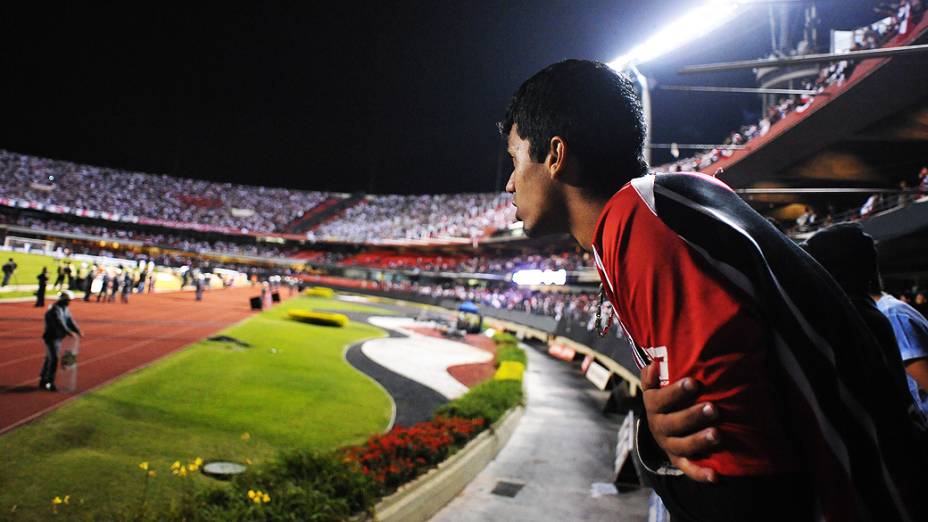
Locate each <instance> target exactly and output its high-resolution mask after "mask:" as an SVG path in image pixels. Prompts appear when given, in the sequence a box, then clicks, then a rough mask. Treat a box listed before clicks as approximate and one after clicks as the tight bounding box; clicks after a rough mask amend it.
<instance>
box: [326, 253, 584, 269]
mask: <svg viewBox="0 0 928 522" xmlns="http://www.w3.org/2000/svg"><path fill="white" fill-rule="evenodd" d="M320 261H324V262H326V263H327V264H341V265H356V266H366V267H371V268H388V269H394V270H419V271H422V272H448V271H454V272H464V273H475V274H508V273H511V272H514V271H516V270H529V269H536V270H561V269H563V270H567V271H575V270H580V269H583V268H591V267H592V266H593V261H592V259H591V258H590V256H589V254H583V255H580V254H577V253H574V252H562V253H559V254H550V255H541V254H528V255H514V256H506V257H503V256H499V257H491V256H466V255H457V256H455V255H450V256H449V255H445V256H442V255H425V254H397V253H393V252H367V253H363V254H357V255H354V256H344V255H340V256H332V255H329V256H323V257H322V258H321V259H320ZM317 262H318V261H317Z"/></svg>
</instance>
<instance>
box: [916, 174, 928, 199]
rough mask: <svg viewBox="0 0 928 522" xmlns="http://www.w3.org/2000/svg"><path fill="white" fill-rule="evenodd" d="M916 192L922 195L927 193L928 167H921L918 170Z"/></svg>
mask: <svg viewBox="0 0 928 522" xmlns="http://www.w3.org/2000/svg"><path fill="white" fill-rule="evenodd" d="M918 192H919V193H920V194H922V195H925V194H928V167H922V170H920V171H918Z"/></svg>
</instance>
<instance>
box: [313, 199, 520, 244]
mask: <svg viewBox="0 0 928 522" xmlns="http://www.w3.org/2000/svg"><path fill="white" fill-rule="evenodd" d="M509 201H510V197H509V195H508V194H505V193H500V194H439V195H422V196H398V195H386V196H368V197H367V198H366V199H365V200H364V201H363V202H361V203H360V204H358V205H356V206H354V207H351V208H349V209H347V210H346V211H345V213H344V214H343V215H342V216H341V217H340V218H339V219H336V220H333V221H330V222H327V223H324V224H322V225H321V226H319V228H317V229H316V230H314V231H312V232H311V233H310V238H311V239H325V240H338V241H349V242H355V243H377V242H382V241H385V240H428V239H431V238H466V239H476V238H481V237H483V236H485V235H487V234H489V233H491V232H493V231H494V230H498V229H504V228H506V226H507V225H508V224H509V223H511V222H512V217H513V214H512V213H513V212H514V210H512V205H510V204H509Z"/></svg>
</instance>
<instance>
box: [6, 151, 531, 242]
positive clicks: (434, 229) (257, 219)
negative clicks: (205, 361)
mask: <svg viewBox="0 0 928 522" xmlns="http://www.w3.org/2000/svg"><path fill="white" fill-rule="evenodd" d="M0 176H2V178H3V182H2V183H0V206H6V207H10V208H27V209H34V210H41V211H45V212H50V213H55V214H61V215H71V216H78V217H89V218H100V219H104V220H110V221H118V222H125V223H133V224H141V225H154V226H162V227H167V228H175V229H188V230H198V231H204V232H216V233H224V234H250V235H259V234H272V233H276V234H285V233H288V232H291V231H292V230H293V229H299V228H300V226H301V225H303V224H305V223H307V222H311V220H312V219H313V218H322V221H321V222H320V223H316V225H315V227H314V228H313V229H311V230H310V231H308V232H307V233H306V235H305V237H307V238H309V239H310V240H312V241H316V240H319V241H330V242H351V243H382V242H404V241H418V242H430V241H452V242H453V241H455V240H458V241H463V242H469V241H476V240H478V239H480V238H483V237H485V236H488V235H491V234H493V233H494V232H495V231H497V230H501V229H505V228H506V227H507V225H509V224H510V223H511V222H512V220H513V216H514V210H512V207H511V205H509V199H510V198H509V196H508V195H507V194H504V193H498V194H490V193H487V194H463V195H461V194H455V195H423V196H400V195H385V196H373V195H372V196H366V197H360V198H350V197H349V196H348V195H345V194H334V193H328V192H308V191H301V190H290V189H282V188H269V187H260V186H246V185H235V184H231V183H215V182H209V181H203V180H194V179H188V178H178V177H173V176H167V175H163V174H162V175H159V174H144V173H139V172H129V171H122V170H117V169H110V168H104V167H94V166H89V165H79V164H76V163H70V162H66V161H57V160H51V159H46V158H38V157H34V156H27V155H24V154H17V153H14V152H9V151H3V150H0ZM340 200H343V201H345V202H347V203H349V204H348V205H347V208H341V209H338V208H337V204H338V203H339V201H340ZM333 209H335V212H334V213H333V212H332V210H333ZM327 211H328V212H327ZM327 214H329V215H327ZM362 225H363V226H362ZM289 235H290V236H291V237H303V235H302V234H299V235H298V234H289Z"/></svg>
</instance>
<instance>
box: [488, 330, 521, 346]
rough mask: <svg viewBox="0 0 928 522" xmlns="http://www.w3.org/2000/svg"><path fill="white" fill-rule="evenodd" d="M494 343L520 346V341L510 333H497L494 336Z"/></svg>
mask: <svg viewBox="0 0 928 522" xmlns="http://www.w3.org/2000/svg"><path fill="white" fill-rule="evenodd" d="M493 342H494V343H496V344H512V345H517V344H519V339H518V338H517V337H516V336H514V335H512V334H511V333H509V332H496V333H495V334H493Z"/></svg>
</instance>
